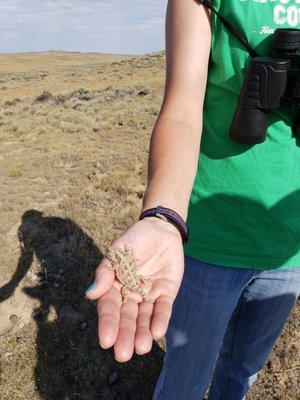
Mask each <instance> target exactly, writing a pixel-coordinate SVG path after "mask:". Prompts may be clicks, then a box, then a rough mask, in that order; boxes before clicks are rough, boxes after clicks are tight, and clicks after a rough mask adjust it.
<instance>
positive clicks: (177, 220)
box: [139, 205, 189, 244]
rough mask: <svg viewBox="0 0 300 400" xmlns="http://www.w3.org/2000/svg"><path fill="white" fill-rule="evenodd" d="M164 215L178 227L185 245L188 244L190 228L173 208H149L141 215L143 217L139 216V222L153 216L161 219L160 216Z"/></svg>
mask: <svg viewBox="0 0 300 400" xmlns="http://www.w3.org/2000/svg"><path fill="white" fill-rule="evenodd" d="M162 215H163V216H164V217H165V218H166V219H167V220H168V221H169V222H171V223H172V224H173V225H175V226H176V228H177V229H178V230H179V232H180V234H181V237H182V242H183V244H186V243H187V241H188V239H189V227H188V226H187V224H186V223H185V221H184V219H183V218H181V216H180V215H179V214H177V212H175V211H174V210H172V209H171V208H167V207H163V206H160V205H159V206H157V207H154V208H149V209H148V210H145V211H143V212H142V213H141V215H140V216H139V220H141V219H143V218H145V217H152V216H154V217H158V218H160V216H162Z"/></svg>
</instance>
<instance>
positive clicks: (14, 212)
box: [0, 52, 300, 400]
mask: <svg viewBox="0 0 300 400" xmlns="http://www.w3.org/2000/svg"><path fill="white" fill-rule="evenodd" d="M164 65H165V56H164V53H163V52H162V53H157V54H148V55H145V56H134V57H133V56H118V55H105V54H103V55H102V54H93V53H90V54H81V53H74V54H71V53H64V52H50V53H43V54H39V53H32V54H29V53H27V54H15V55H0V93H1V97H0V189H1V199H0V206H1V207H0V221H1V224H0V282H1V286H0V315H1V321H0V362H1V365H0V374H1V375H0V399H1V400H21V399H22V400H23V399H30V400H37V399H44V400H73V399H74V400H75V399H85V400H94V399H95V400H96V399H97V400H150V399H151V394H152V392H153V388H154V386H155V382H156V379H157V377H158V374H159V372H160V369H161V366H162V358H163V354H164V343H163V341H162V342H161V343H159V344H156V343H155V344H154V346H153V349H152V352H151V353H150V354H147V355H144V356H137V355H135V356H134V357H133V359H132V360H131V361H130V362H128V363H125V364H121V363H118V362H116V361H115V359H114V356H113V351H112V350H111V349H110V350H101V349H100V348H99V346H98V341H97V335H96V323H97V318H96V312H95V305H94V304H92V303H90V302H85V301H84V299H83V294H84V290H85V288H86V287H87V285H88V283H89V282H90V280H91V276H92V274H93V271H94V269H95V267H96V266H97V265H98V263H99V261H100V260H101V254H102V251H104V249H105V248H106V246H107V245H108V244H109V243H110V242H111V241H112V240H113V239H115V238H116V237H117V236H119V235H120V234H121V233H122V232H123V231H124V230H125V229H126V227H128V226H130V225H131V224H132V223H133V222H134V221H135V220H136V219H137V217H138V215H139V212H140V207H141V201H142V196H143V193H144V190H145V186H146V175H147V155H148V146H149V139H150V135H151V129H152V127H153V125H154V123H155V120H156V118H157V115H158V112H159V109H160V105H161V101H162V96H163V85H164ZM298 311H299V310H297V307H295V308H294V310H293V313H292V315H291V317H290V320H289V322H288V324H287V325H286V327H285V330H284V332H283V333H282V335H281V337H280V340H279V341H278V343H277V345H276V348H275V349H274V351H273V353H272V356H271V357H270V359H269V360H268V363H267V365H266V366H265V368H264V370H263V371H262V373H261V374H260V375H259V379H258V381H257V383H256V384H255V386H254V388H253V389H252V390H251V392H250V394H249V396H248V400H260V399H264V400H297V399H298V400H299V399H300V391H299V386H300V381H299V368H300V367H299V333H297V331H298V332H299V323H298V322H297V312H298ZM298 315H299V314H298ZM232 400H235V399H232Z"/></svg>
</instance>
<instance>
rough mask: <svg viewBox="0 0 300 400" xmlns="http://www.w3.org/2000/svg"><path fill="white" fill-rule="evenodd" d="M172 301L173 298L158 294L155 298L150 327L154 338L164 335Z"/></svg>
mask: <svg viewBox="0 0 300 400" xmlns="http://www.w3.org/2000/svg"><path fill="white" fill-rule="evenodd" d="M173 302H174V299H173V298H172V297H170V296H160V297H159V298H158V299H157V300H156V302H155V304H154V310H153V317H152V322H151V328H150V329H151V333H152V336H153V338H154V339H160V338H161V337H163V336H164V335H165V333H166V331H167V328H168V324H169V320H170V317H171V313H172V306H173Z"/></svg>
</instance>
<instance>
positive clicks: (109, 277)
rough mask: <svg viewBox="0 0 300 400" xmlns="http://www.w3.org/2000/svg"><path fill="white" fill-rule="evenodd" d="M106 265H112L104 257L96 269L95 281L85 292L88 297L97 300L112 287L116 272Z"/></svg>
mask: <svg viewBox="0 0 300 400" xmlns="http://www.w3.org/2000/svg"><path fill="white" fill-rule="evenodd" d="M106 266H109V267H110V266H111V263H110V261H109V260H108V259H107V258H105V257H103V258H102V260H101V262H100V264H99V267H98V268H97V269H96V272H95V280H94V283H93V284H92V285H91V286H90V287H89V288H88V289H87V291H86V292H85V296H86V297H87V298H88V299H90V300H96V299H98V298H99V297H101V296H102V295H103V294H104V293H106V292H107V291H108V290H109V289H110V288H111V286H112V284H113V282H114V279H115V272H114V271H112V270H110V269H107V268H106Z"/></svg>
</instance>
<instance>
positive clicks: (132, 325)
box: [114, 298, 138, 362]
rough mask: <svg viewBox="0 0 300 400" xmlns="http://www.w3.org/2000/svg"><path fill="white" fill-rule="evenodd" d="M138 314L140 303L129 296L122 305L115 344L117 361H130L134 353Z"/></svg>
mask: <svg viewBox="0 0 300 400" xmlns="http://www.w3.org/2000/svg"><path fill="white" fill-rule="evenodd" d="M137 316H138V303H137V301H136V300H134V299H131V298H129V299H128V300H127V301H126V303H124V304H123V305H122V307H121V312H120V324H119V332H118V336H117V339H116V342H115V345H114V352H115V358H116V360H117V361H120V362H125V361H129V360H130V359H131V357H132V355H133V351H134V338H135V332H136V320H137Z"/></svg>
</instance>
